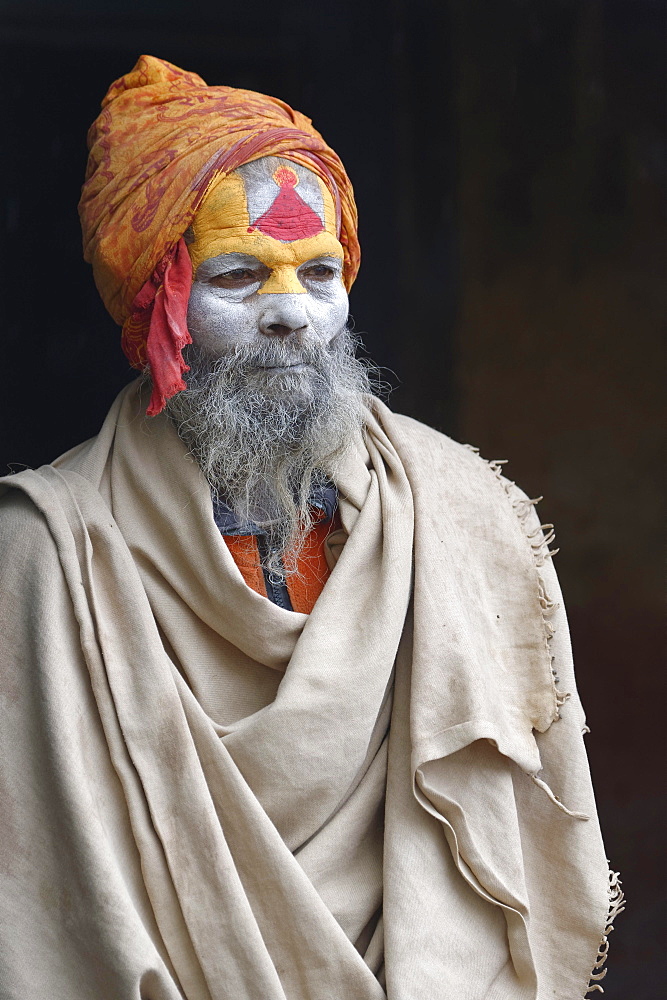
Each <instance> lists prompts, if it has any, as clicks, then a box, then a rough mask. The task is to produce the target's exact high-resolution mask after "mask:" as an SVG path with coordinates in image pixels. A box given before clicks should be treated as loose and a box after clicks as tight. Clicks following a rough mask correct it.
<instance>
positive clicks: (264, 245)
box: [188, 157, 348, 358]
mask: <svg viewBox="0 0 667 1000" xmlns="http://www.w3.org/2000/svg"><path fill="white" fill-rule="evenodd" d="M281 164H283V165H284V164H285V161H281V160H279V159H278V158H275V157H265V158H263V159H261V160H259V161H255V162H254V163H253V164H249V165H246V166H244V167H242V168H240V169H239V170H238V171H235V172H234V174H232V175H230V179H229V180H228V181H227V182H226V183H224V182H223V184H221V186H220V187H219V188H218V190H217V191H215V192H213V193H212V194H211V196H208V200H205V202H204V205H203V206H202V208H201V209H200V211H199V212H198V214H197V217H196V218H195V221H194V224H193V227H192V242H191V245H190V248H189V249H190V255H191V257H192V258H193V262H194V266H195V274H194V280H193V285H192V291H191V294H190V303H189V309H188V329H189V330H190V334H191V336H192V339H193V341H194V343H195V345H196V346H197V347H199V348H200V349H201V350H202V351H203V352H204V353H205V354H207V355H208V356H209V357H212V358H214V357H220V356H221V355H223V354H228V353H229V352H230V351H232V350H234V348H235V347H238V346H246V345H251V344H253V343H254V344H256V345H257V346H259V345H260V344H261V343H263V342H265V338H267V337H268V338H270V339H274V338H276V337H278V338H281V339H283V340H285V339H291V341H292V342H296V343H297V344H298V343H307V342H312V341H314V340H316V341H318V342H319V343H320V344H323V345H327V344H329V343H330V342H331V341H332V340H333V338H334V337H335V336H336V334H337V333H339V331H340V330H341V329H342V328H343V326H344V325H345V322H346V320H347V315H348V298H347V292H346V290H345V287H344V285H343V282H342V267H343V248H342V246H341V245H340V243H339V242H338V240H337V239H336V238H335V235H334V233H333V232H332V230H331V223H330V221H328V220H330V218H331V215H332V214H333V212H334V209H333V202H332V200H331V196H330V194H329V193H328V192H326V191H325V190H324V188H323V186H322V185H321V182H319V180H317V179H316V178H315V176H314V175H313V174H311V173H310V171H307V170H305V168H302V167H300V166H295V165H294V164H292V165H291V167H290V169H291V170H293V171H295V172H296V174H298V175H299V177H300V181H299V184H298V186H297V189H296V190H297V192H298V191H301V192H303V194H304V196H305V197H308V199H309V201H311V202H312V203H313V205H315V207H316V208H318V211H321V212H323V213H324V212H325V210H324V209H323V208H321V207H320V206H321V205H322V204H323V203H326V204H328V205H329V211H328V220H327V219H325V218H324V214H322V215H321V218H322V224H323V226H324V227H325V228H324V229H323V231H322V232H321V233H320V234H319V235H317V236H315V237H312V238H310V239H300V240H294V241H292V242H282V241H280V240H278V239H272V238H269V237H268V236H266V235H262V234H259V233H258V232H256V231H255V232H253V233H252V234H251V230H250V229H248V226H247V224H248V221H249V216H248V213H249V212H250V211H251V206H253V205H259V206H261V207H262V208H263V207H265V206H267V205H271V202H272V200H273V199H275V197H276V193H277V192H278V190H279V189H278V187H277V186H276V184H275V182H273V181H272V179H271V178H272V175H273V174H274V171H275V169H276V168H279V167H280V165H281ZM313 187H314V188H315V199H314V198H313V194H312V190H313ZM318 188H319V190H320V191H321V194H320V196H319V203H320V205H319V206H318V204H317V201H318V198H317V190H318ZM308 192H310V194H309V193H308ZM308 210H309V211H310V209H308ZM244 219H245V221H244ZM223 248H224V252H220V251H221V249H223ZM209 250H215V254H216V255H211V254H210V253H209V252H207V251H209ZM313 254H316V256H313ZM281 287H282V290H280V289H281ZM274 289H275V291H274Z"/></svg>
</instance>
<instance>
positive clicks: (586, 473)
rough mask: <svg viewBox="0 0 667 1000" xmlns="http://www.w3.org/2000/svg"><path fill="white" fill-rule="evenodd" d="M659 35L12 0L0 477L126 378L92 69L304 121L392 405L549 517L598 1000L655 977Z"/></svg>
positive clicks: (654, 17)
mask: <svg viewBox="0 0 667 1000" xmlns="http://www.w3.org/2000/svg"><path fill="white" fill-rule="evenodd" d="M663 33H664V6H663V3H658V2H652V0H578V2H574V0H524V2H522V0H439V2H438V0H431V2H426V0H409V2H408V0H394V2H391V0H387V2H384V3H380V2H371V0H329V2H322V3H314V2H313V0H271V2H267V0H253V2H252V3H245V4H244V3H238V2H237V3H233V4H232V3H229V2H228V0H218V2H217V3H212V2H200V3H197V4H192V5H185V4H183V3H181V2H175V0H172V2H168V0H163V2H159V3H158V2H157V0H144V2H143V3H137V2H124V3H123V2H120V3H119V2H115V3H111V2H107V3H97V4H95V5H93V4H87V3H83V2H79V3H76V2H72V0H69V2H67V0H62V2H58V0H51V2H43V3H41V4H26V3H22V4H20V5H19V4H8V3H6V2H0V58H1V60H2V91H1V94H0V108H1V115H2V119H1V124H0V130H1V131H0V135H2V139H3V146H4V150H3V157H2V161H3V162H2V175H1V181H2V183H1V186H0V199H1V207H2V214H1V215H0V228H2V229H4V239H3V240H2V253H3V261H2V266H1V269H0V274H1V275H2V281H3V290H2V296H1V301H0V310H1V311H2V317H1V326H0V329H1V330H2V358H3V369H4V371H3V378H2V392H1V393H0V398H1V403H0V405H1V413H0V419H1V421H2V423H1V426H2V441H1V444H0V469H1V470H2V471H5V470H6V467H7V464H8V463H13V465H12V467H13V468H14V469H17V468H20V465H21V463H25V464H27V465H39V464H41V463H43V462H46V461H48V460H50V459H51V458H53V457H55V455H57V454H58V453H59V452H61V451H63V450H65V449H66V448H68V447H70V446H71V445H73V444H74V443H76V442H78V441H80V440H82V439H83V438H86V437H89V436H91V435H92V434H94V433H95V432H96V431H97V429H98V427H99V425H100V423H101V421H102V419H103V417H104V414H105V412H106V410H107V408H108V406H109V404H110V403H111V401H112V399H113V397H114V396H115V394H116V392H117V391H118V390H119V389H120V388H121V387H122V386H123V385H124V384H125V382H126V381H128V379H129V378H130V377H131V373H130V371H129V369H128V367H127V364H126V362H125V360H124V357H123V355H122V354H121V351H120V344H119V335H118V330H117V328H116V327H115V326H114V324H113V322H112V321H111V320H110V319H109V317H108V316H107V315H106V313H105V312H104V309H103V307H102V305H101V303H100V301H99V300H98V297H97V293H96V291H95V288H94V286H93V281H92V275H91V273H90V272H89V270H88V268H87V266H86V265H85V264H84V263H83V262H82V260H81V248H80V233H79V229H78V220H77V214H76V203H77V200H78V195H79V187H80V184H81V181H82V178H83V171H84V166H85V159H86V148H85V135H86V129H87V127H88V125H89V124H90V122H91V121H92V120H93V118H94V117H95V116H96V114H97V110H98V107H99V101H100V99H101V98H102V96H103V95H104V93H105V91H106V89H107V87H108V85H109V83H110V82H111V81H112V80H113V79H115V78H116V77H118V76H120V75H122V74H123V73H125V72H127V71H128V70H129V69H131V67H132V66H133V64H134V62H135V60H136V58H137V56H138V55H139V54H140V53H142V52H147V53H150V54H152V55H157V56H160V57H162V58H165V59H168V60H169V61H171V62H175V63H176V64H177V65H180V66H182V67H184V68H186V69H190V70H194V71H196V72H198V73H199V74H200V75H202V76H203V77H204V79H205V80H206V81H207V82H208V83H212V84H221V83H224V84H230V85H233V86H240V87H247V88H250V89H255V90H259V91H263V92H266V93H269V94H273V95H276V96H279V97H282V98H283V99H284V100H286V101H287V102H288V103H290V104H291V105H293V106H294V107H295V108H297V109H299V110H300V111H303V112H304V113H306V114H307V115H309V116H310V117H311V118H312V119H313V120H314V122H315V124H316V126H317V127H318V128H319V129H320V130H321V131H322V132H323V133H324V135H325V137H326V138H327V140H328V141H329V142H330V143H331V145H332V146H333V147H334V148H335V149H336V150H337V152H338V153H339V154H340V155H341V157H342V159H343V161H344V163H345V164H346V167H347V169H348V172H349V174H350V176H351V178H352V180H353V183H354V185H355V189H356V194H357V201H358V204H359V206H360V215H361V243H362V248H363V254H364V256H363V264H362V269H361V274H360V277H359V279H358V282H357V285H356V286H355V288H354V290H353V292H352V312H353V314H354V317H355V320H356V327H357V329H358V330H360V331H364V340H365V343H366V345H367V349H368V351H369V353H370V354H371V356H372V357H373V358H374V359H375V360H376V361H377V362H378V363H379V364H381V365H383V366H386V367H387V368H388V369H391V370H392V371H393V372H395V373H396V375H395V376H394V375H391V376H389V377H390V378H391V380H392V381H393V383H394V385H395V386H397V388H396V389H395V391H394V393H393V395H392V397H391V403H392V406H393V408H394V409H397V410H401V411H403V412H406V413H409V414H411V415H412V416H415V417H417V418H419V419H421V420H424V421H425V422H427V423H429V424H431V425H433V426H436V427H438V428H440V429H441V430H444V431H445V432H447V433H449V434H451V435H452V436H454V437H456V438H458V439H460V440H463V441H469V442H471V443H473V444H475V445H477V446H478V447H479V448H480V449H481V452H482V454H483V455H484V456H485V457H487V458H509V459H510V465H509V469H508V471H509V474H510V476H511V477H512V478H514V479H516V480H517V481H518V482H519V484H520V485H521V486H522V487H523V488H524V489H526V490H527V491H528V493H529V494H530V495H531V496H536V495H539V494H544V497H545V499H544V501H543V503H542V505H541V507H540V511H541V514H542V519H543V520H545V521H554V522H555V523H556V526H557V528H558V532H559V538H558V541H559V543H560V545H561V552H560V555H559V556H558V557H557V559H556V565H557V568H558V570H559V572H560V575H561V578H562V582H563V585H564V589H565V594H566V598H567V602H568V610H569V614H570V620H571V626H572V632H573V639H574V647H575V656H576V660H577V664H578V677H579V686H580V689H581V694H582V698H583V700H584V704H585V706H586V708H587V711H588V715H589V724H590V727H591V730H592V732H591V735H590V736H589V737H588V738H587V739H588V749H589V753H590V759H591V766H592V770H593V777H594V783H595V787H596V790H597V795H598V801H599V806H600V813H601V818H602V823H603V829H604V831H605V834H606V843H607V851H608V854H609V857H610V859H611V863H612V865H613V866H614V868H619V869H620V870H621V873H622V876H623V879H624V887H625V890H626V895H627V897H628V909H627V911H626V913H625V914H623V916H622V917H621V918H620V919H619V921H618V923H617V930H616V931H615V933H614V934H613V935H612V940H611V944H612V947H611V958H610V962H609V969H610V972H609V976H608V978H607V981H606V983H607V984H608V985H607V984H605V992H606V994H607V996H608V997H609V998H610V1000H611V998H617V1000H653V998H658V997H663V996H664V992H663V991H664V989H665V981H666V980H665V969H664V967H663V966H662V965H661V962H662V953H663V952H664V946H665V935H664V924H663V923H662V919H663V918H662V915H661V914H662V909H661V900H662V895H663V893H662V885H663V879H662V875H663V843H664V822H663V821H664V816H663V803H664V790H665V785H664V769H663V760H664V756H663V755H664V749H665V747H664V731H665V707H666V705H665V699H664V687H663V679H664V673H665V671H664V656H663V652H664V651H663V647H662V642H661V625H662V612H661V610H659V608H660V606H661V599H660V591H661V587H660V583H659V581H660V579H661V571H660V569H659V566H661V562H662V560H661V552H662V545H661V541H660V538H661V529H662V518H661V496H660V489H659V481H658V475H657V469H658V467H659V457H658V456H659V451H660V442H661V427H660V417H661V398H660V389H659V386H660V374H661V369H662V362H661V348H660V346H659V345H660V327H661V323H662V321H663V319H664V309H663V294H664V293H663V286H664V265H665V243H664V236H663V233H664V229H663V226H664V214H663V210H664V191H663V187H662V183H663V178H664V132H663V114H664V108H663V94H664V79H663V69H664V56H663ZM659 636H660V638H659ZM593 995H596V994H593ZM453 1000H455V998H453ZM573 1000H574V998H573Z"/></svg>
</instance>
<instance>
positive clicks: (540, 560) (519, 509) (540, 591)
mask: <svg viewBox="0 0 667 1000" xmlns="http://www.w3.org/2000/svg"><path fill="white" fill-rule="evenodd" d="M464 447H465V448H467V449H468V451H472V452H473V453H474V454H475V455H477V456H478V457H479V458H480V459H481V461H482V462H484V463H485V464H486V465H488V467H489V469H490V470H491V472H492V473H493V474H494V476H495V477H496V479H497V480H498V482H499V483H500V485H501V486H502V488H503V490H504V491H505V494H506V495H507V498H508V500H509V502H510V504H511V506H512V510H513V511H514V513H515V514H516V516H517V518H518V520H519V523H520V525H521V527H522V529H523V533H524V535H525V536H526V540H527V541H528V544H529V545H530V549H531V552H532V553H533V560H534V562H535V569H536V571H537V600H538V603H539V605H540V608H541V610H542V625H543V628H544V642H545V646H546V649H547V651H548V652H549V654H550V659H551V680H552V685H553V694H554V700H555V704H556V711H555V713H554V717H553V720H552V721H553V722H557V721H558V719H560V709H561V708H562V706H563V705H564V704H565V702H566V701H567V700H568V698H569V697H570V695H569V693H568V692H565V691H560V690H559V689H558V684H559V683H560V678H559V677H558V674H557V672H556V669H555V667H554V657H553V656H551V640H552V639H553V637H554V635H555V632H556V630H555V628H554V625H553V623H552V621H551V616H552V615H553V613H554V612H555V611H556V608H557V606H558V605H557V604H556V602H555V601H552V600H551V598H550V597H549V595H548V593H547V590H546V586H545V584H544V580H543V579H542V574H541V573H540V569H541V568H542V567H543V566H544V564H545V562H546V561H547V559H552V558H553V557H554V556H555V555H556V553H557V552H558V551H559V549H550V548H549V546H550V545H551V543H552V542H553V541H554V539H555V537H556V532H555V529H554V526H553V524H540V525H538V527H537V528H535V529H534V530H533V531H528V519H529V518H530V516H531V514H532V511H533V508H534V507H535V506H536V505H537V504H538V503H539V502H540V500H542V499H543V497H535V499H533V500H527V499H526V498H525V497H521V496H517V495H516V493H515V492H514V491H515V490H516V489H517V486H516V483H514V482H512V480H510V479H507V478H506V477H505V476H504V475H503V465H506V464H507V459H506V458H496V459H492V460H491V461H489V460H487V459H485V458H482V456H481V455H480V454H479V448H475V447H473V445H471V444H466V445H464ZM531 777H534V776H533V775H531ZM543 784H544V782H542V783H541V785H543ZM550 797H553V800H554V801H555V804H556V805H558V806H559V808H562V809H563V811H564V812H568V814H569V815H573V814H572V813H570V812H569V810H567V809H565V807H564V806H563V805H562V803H560V802H559V800H558V799H557V798H556V796H555V795H553V793H551V796H550Z"/></svg>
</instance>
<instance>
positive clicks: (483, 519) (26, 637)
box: [0, 383, 609, 1000]
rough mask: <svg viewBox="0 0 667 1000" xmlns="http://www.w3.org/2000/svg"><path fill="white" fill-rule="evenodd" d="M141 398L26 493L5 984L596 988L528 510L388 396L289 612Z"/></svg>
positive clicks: (26, 990)
mask: <svg viewBox="0 0 667 1000" xmlns="http://www.w3.org/2000/svg"><path fill="white" fill-rule="evenodd" d="M144 395H145V390H142V389H141V387H140V386H139V384H138V383H135V384H134V385H133V386H130V387H129V388H128V389H126V390H125V391H124V392H122V393H121V395H120V396H119V398H118V399H117V401H116V403H115V404H114V406H113V407H112V409H111V411H110V413H109V416H108V418H107V420H106V422H105V424H104V426H103V428H102V431H101V432H100V434H99V435H98V437H97V438H95V439H93V440H92V441H91V442H88V443H86V444H85V445H82V446H80V447H79V448H77V449H74V451H72V452H69V453H68V454H67V455H65V456H63V457H62V458H61V459H59V460H58V461H57V462H56V463H54V465H53V466H45V467H43V468H41V469H39V470H37V471H26V472H22V473H20V474H18V475H14V476H11V477H7V478H5V479H4V480H2V481H1V482H2V484H3V485H2V486H1V487H0V489H2V490H3V492H4V495H3V498H2V500H1V501H0V510H1V511H2V517H1V518H0V544H1V546H2V548H1V554H0V559H1V560H2V563H1V565H2V593H3V606H2V607H3V611H2V620H3V660H4V661H5V662H4V664H3V670H2V685H3V686H2V693H3V725H2V733H1V737H0V739H1V741H2V748H1V752H2V757H1V760H2V766H1V769H0V774H1V778H2V799H3V804H2V834H1V836H0V880H1V883H0V908H1V909H2V911H3V913H2V917H3V919H2V932H1V933H2V941H1V945H0V996H1V997H2V998H3V1000H25V998H26V997H28V996H30V997H35V998H40V1000H41V998H42V997H43V998H47V997H48V998H49V1000H50V998H53V1000H125V998H133V1000H134V998H136V1000H139V998H143V1000H176V998H179V997H186V998H187V1000H382V998H383V997H385V996H387V997H388V998H389V1000H546V998H547V997H548V998H549V1000H554V998H556V1000H558V998H562V1000H579V998H581V997H583V995H584V993H585V992H586V990H587V987H588V980H589V975H590V971H591V968H592V967H593V966H594V964H595V962H596V959H597V955H598V946H599V943H600V940H601V938H602V935H603V932H604V929H605V923H606V919H607V910H608V902H609V900H608V889H607V866H606V863H605V858H604V852H603V847H602V843H601V839H600V834H599V830H598V826H597V822H596V818H595V805H594V801H593V794H592V790H591V784H590V778H589V774H588V769H587V763H586V757H585V752H584V748H583V742H582V730H583V729H584V717H583V713H582V710H581V707H580V705H579V702H578V699H577V696H576V689H575V685H574V678H573V675H572V667H571V657H570V650H569V645H568V635H567V626H566V624H565V619H564V617H563V613H562V610H560V607H559V606H554V605H553V604H552V600H550V599H549V597H547V592H548V593H549V595H550V597H551V598H552V599H553V600H558V588H557V583H556V579H555V576H554V573H553V569H552V566H551V561H550V560H549V559H546V558H545V555H546V552H545V548H546V546H545V541H544V538H543V536H542V533H541V531H540V530H539V526H538V523H537V521H536V520H535V517H534V508H533V507H532V505H531V504H530V502H529V501H527V500H526V499H525V497H523V495H522V494H520V493H519V492H518V491H517V490H516V489H515V488H514V487H513V486H512V484H510V483H508V482H507V481H506V480H503V479H502V477H501V476H500V475H499V472H498V469H497V467H494V466H489V465H488V464H487V463H485V462H484V461H482V460H481V459H480V458H479V457H478V456H477V455H476V454H475V453H474V452H473V451H472V450H470V449H467V448H465V447H463V446H461V445H458V444H455V443H454V442H452V441H450V440H449V439H448V438H446V437H444V436H442V435H441V434H438V433H436V432H435V431H432V430H430V429H428V428H426V427H424V426H423V425H421V424H418V423H416V422H415V421H412V420H410V419H408V418H406V417H399V416H396V415H395V414H393V413H391V412H390V411H389V410H388V409H387V408H386V407H385V406H383V405H382V404H381V403H378V402H373V403H372V404H371V409H370V410H369V417H368V426H367V431H366V433H365V436H364V440H363V442H361V441H359V442H358V444H357V445H355V446H354V447H352V446H351V448H350V451H349V454H348V456H347V458H346V462H345V466H344V468H343V469H342V471H341V474H340V476H339V479H338V481H337V485H338V487H339V490H340V493H341V516H342V521H343V525H344V529H345V535H346V536H347V538H346V539H345V536H343V539H342V540H343V541H344V542H345V544H344V545H341V544H338V545H333V544H332V545H331V547H330V548H331V557H332V560H335V559H336V556H338V561H337V562H336V564H335V568H334V570H333V572H332V574H331V576H330V578H329V580H328V582H327V584H326V586H325V588H324V591H323V593H322V595H321V597H320V598H319V600H318V601H317V604H316V606H315V608H314V610H313V612H312V614H311V615H309V616H306V615H302V614H297V613H293V612H288V611H284V610H282V609H281V608H278V607H276V606H275V605H273V604H271V603H270V602H269V601H268V600H267V599H266V598H264V597H261V596H259V595H258V594H256V593H254V592H253V591H252V590H250V589H249V588H248V587H247V586H246V585H245V583H244V582H243V579H242V578H241V575H240V573H239V571H238V570H237V568H236V566H235V564H234V561H233V559H232V557H231V555H230V553H229V551H228V550H227V547H226V545H225V543H224V541H223V539H222V538H221V537H220V534H219V532H218V530H217V528H216V526H215V523H214V521H213V515H212V508H211V501H210V496H209V493H208V489H207V486H206V484H205V482H204V481H203V479H202V477H201V475H200V474H199V471H198V469H197V468H196V466H195V465H194V463H193V462H192V460H191V459H190V458H189V457H188V456H187V455H186V453H185V449H184V447H183V445H182V443H181V442H180V440H179V438H178V436H177V435H176V433H175V431H174V429H173V427H172V425H171V424H170V423H169V421H168V420H167V418H166V417H165V416H160V417H157V418H154V419H152V420H148V419H146V418H145V417H144V416H143V415H142V414H143V412H144V410H145V406H146V400H145V398H143V396H144ZM334 541H336V539H334ZM338 541H339V542H340V541H341V539H340V538H339V539H338ZM554 629H555V634H554V636H553V639H552V640H551V641H550V637H551V634H552V632H553V630H554ZM549 646H550V648H549ZM552 657H554V664H555V670H556V671H557V672H558V674H559V677H560V684H559V686H560V688H562V689H563V690H564V691H565V692H566V693H567V695H569V699H568V700H567V701H565V702H564V699H563V696H561V695H559V693H558V691H557V690H556V686H555V683H554V673H553V671H552V661H551V658H552ZM559 705H562V707H561V708H560V709H559ZM559 714H560V715H561V716H562V718H560V719H559V720H558V721H557V722H555V723H554V724H553V725H552V722H554V720H555V719H557V716H558V715H559ZM538 772H540V774H539V777H538V776H537V775H538ZM531 776H532V777H531ZM554 796H558V799H559V800H560V802H559V801H558V800H557V799H556V798H555V797H554ZM586 817H588V818H586Z"/></svg>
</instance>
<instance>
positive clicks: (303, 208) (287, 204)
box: [248, 167, 324, 243]
mask: <svg viewBox="0 0 667 1000" xmlns="http://www.w3.org/2000/svg"><path fill="white" fill-rule="evenodd" d="M273 178H274V180H275V182H276V183H277V184H278V186H279V188H280V190H279V191H278V194H277V195H276V197H275V199H274V202H273V204H272V205H271V208H269V209H268V211H266V212H264V214H263V215H260V217H259V218H258V219H257V220H256V221H255V224H254V226H250V227H249V229H248V232H249V233H252V232H254V231H255V230H256V229H258V230H259V231H260V233H264V234H265V235H266V236H272V237H273V239H274V240H281V241H282V242H283V243H291V242H292V240H305V239H308V237H309V236H317V234H318V233H321V232H323V230H324V225H323V223H322V220H321V219H320V217H319V215H318V214H317V212H314V211H313V209H312V208H311V207H310V205H307V204H306V203H305V201H304V200H303V198H302V197H301V196H300V195H299V194H297V192H296V191H295V188H296V186H297V184H298V183H299V178H298V176H297V174H296V171H294V170H290V168H289V167H279V168H278V170H276V172H275V174H274V175H273Z"/></svg>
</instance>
